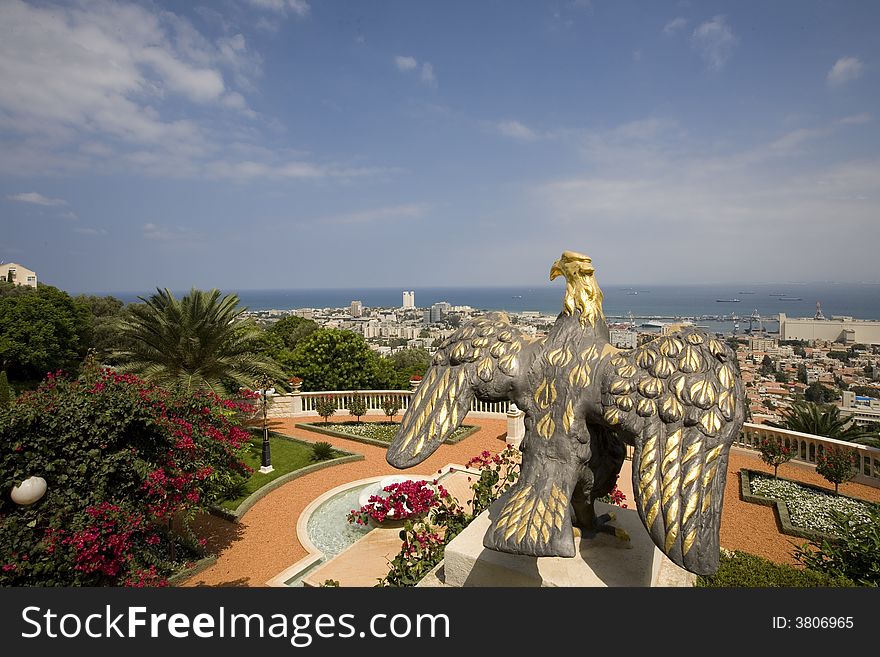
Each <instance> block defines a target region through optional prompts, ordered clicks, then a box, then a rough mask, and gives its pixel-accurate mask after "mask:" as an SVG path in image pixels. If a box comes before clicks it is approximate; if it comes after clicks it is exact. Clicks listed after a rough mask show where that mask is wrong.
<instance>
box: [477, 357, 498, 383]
mask: <svg viewBox="0 0 880 657" xmlns="http://www.w3.org/2000/svg"><path fill="white" fill-rule="evenodd" d="M494 369H495V363H494V362H493V361H492V359H491V358H490V357H489V356H486V357H485V358H484V359H483V360H481V361H480V363H479V364H478V365H477V375H478V376H479V377H480V378H481V379H483V381H491V380H492V370H494Z"/></svg>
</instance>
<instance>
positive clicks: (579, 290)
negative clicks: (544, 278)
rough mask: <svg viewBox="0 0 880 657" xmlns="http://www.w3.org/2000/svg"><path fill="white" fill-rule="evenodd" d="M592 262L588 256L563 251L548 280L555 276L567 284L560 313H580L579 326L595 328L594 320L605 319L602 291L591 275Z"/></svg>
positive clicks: (551, 269) (592, 270) (593, 270)
mask: <svg viewBox="0 0 880 657" xmlns="http://www.w3.org/2000/svg"><path fill="white" fill-rule="evenodd" d="M595 271H596V270H595V269H593V261H592V260H591V259H590V258H589V256H585V255H583V254H581V253H575V252H574V251H563V252H562V256H561V257H560V258H559V260H557V261H556V262H554V263H553V266H552V267H551V268H550V280H551V281H552V280H553V279H554V278H556V277H557V276H565V280H566V282H567V285H566V288H565V299H564V300H563V303H562V312H563V313H564V314H566V315H574V312H575V311H576V310H578V311H580V313H581V317H580V320H581V324H583V325H586V324H587V322H589V324H590V326H595V324H596V319H597V318H601V319H602V320H604V319H605V315H604V313H603V312H602V299H603V296H604V295H603V294H602V290H600V289H599V284H598V283H596V278H595V277H594V276H593V273H594V272H595Z"/></svg>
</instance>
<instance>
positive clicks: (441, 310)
mask: <svg viewBox="0 0 880 657" xmlns="http://www.w3.org/2000/svg"><path fill="white" fill-rule="evenodd" d="M451 308H452V306H451V305H450V304H449V302H448V301H440V302H438V303H435V304H434V305H433V306H431V323H432V324H436V323H437V322H441V321H443V318H444V317H446V315H447V314H448V313H449V310H450V309H451Z"/></svg>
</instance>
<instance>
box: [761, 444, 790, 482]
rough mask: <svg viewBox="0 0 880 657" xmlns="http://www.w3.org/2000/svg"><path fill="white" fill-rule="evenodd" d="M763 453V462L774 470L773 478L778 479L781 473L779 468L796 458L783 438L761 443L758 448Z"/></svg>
mask: <svg viewBox="0 0 880 657" xmlns="http://www.w3.org/2000/svg"><path fill="white" fill-rule="evenodd" d="M758 450H759V451H760V452H761V460H762V461H764V463H766V464H767V465H769V466H771V467H772V468H773V478H774V479H775V478H776V475H777V473H778V472H779V466H780V465H782V464H783V463H788V462H789V461H791V459H792V458H793V457H794V453H793V452H792V451H791V449H790V448H789V447H786V446H785V443H784V442H783V441H782V439H781V438H776V437H771V438H765V439H764V440H762V441H761V445H760V446H759V447H758Z"/></svg>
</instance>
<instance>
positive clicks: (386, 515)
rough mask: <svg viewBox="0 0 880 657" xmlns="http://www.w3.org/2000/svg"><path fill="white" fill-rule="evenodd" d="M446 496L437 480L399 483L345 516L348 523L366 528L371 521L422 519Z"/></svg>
mask: <svg viewBox="0 0 880 657" xmlns="http://www.w3.org/2000/svg"><path fill="white" fill-rule="evenodd" d="M448 496H449V493H448V492H446V489H445V488H443V486H441V485H440V484H437V483H436V481H435V482H434V483H433V484H429V483H428V482H426V481H412V480H407V481H401V482H397V483H392V484H388V485H387V486H385V487H384V488H383V489H382V491H380V493H379V494H377V495H371V496H370V499H369V500H368V502H367V503H366V504H364V505H363V506H362V507H361V508H360V509H353V510H352V511H351V512H350V513H349V514H348V521H349V522H350V523H357V524H359V525H366V524H367V523H369V522H370V521H373V522H376V523H382V522H385V521H386V520H396V521H400V520H409V519H411V518H419V517H421V516H424V515H425V514H426V513H428V511H430V510H431V509H433V508H434V507H436V506H438V505H439V504H440V500H441V498H447V497H448Z"/></svg>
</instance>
